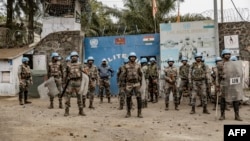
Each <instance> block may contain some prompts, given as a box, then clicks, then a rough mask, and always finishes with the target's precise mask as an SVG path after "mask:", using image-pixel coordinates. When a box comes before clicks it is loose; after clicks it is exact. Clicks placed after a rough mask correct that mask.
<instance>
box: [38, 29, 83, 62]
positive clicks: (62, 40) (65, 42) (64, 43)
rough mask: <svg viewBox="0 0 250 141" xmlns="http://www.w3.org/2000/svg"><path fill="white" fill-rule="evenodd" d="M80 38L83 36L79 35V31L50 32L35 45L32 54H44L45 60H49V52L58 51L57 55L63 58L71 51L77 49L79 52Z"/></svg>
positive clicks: (80, 47) (80, 46)
mask: <svg viewBox="0 0 250 141" xmlns="http://www.w3.org/2000/svg"><path fill="white" fill-rule="evenodd" d="M82 40H83V38H82V37H80V31H62V32H56V33H51V34H49V35H48V36H46V37H45V38H43V39H42V40H41V41H40V42H39V43H38V44H37V45H36V46H35V49H34V55H44V54H45V55H46V56H47V61H50V60H51V57H50V56H51V53H52V52H58V53H59V55H60V56H61V57H62V58H63V59H65V58H66V57H67V56H68V55H69V54H70V52H72V51H77V52H78V53H79V54H80V52H81V49H82ZM80 57H81V55H80Z"/></svg>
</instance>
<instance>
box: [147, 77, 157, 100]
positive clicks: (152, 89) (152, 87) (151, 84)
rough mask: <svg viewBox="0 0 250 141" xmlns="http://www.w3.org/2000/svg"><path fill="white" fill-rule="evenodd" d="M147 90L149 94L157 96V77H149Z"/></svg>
mask: <svg viewBox="0 0 250 141" xmlns="http://www.w3.org/2000/svg"><path fill="white" fill-rule="evenodd" d="M148 92H149V93H150V94H154V95H155V96H158V80H157V79H152V78H151V79H149V81H148Z"/></svg>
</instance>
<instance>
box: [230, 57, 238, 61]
mask: <svg viewBox="0 0 250 141" xmlns="http://www.w3.org/2000/svg"><path fill="white" fill-rule="evenodd" d="M230 60H231V61H237V60H238V58H237V57H236V56H231V57H230Z"/></svg>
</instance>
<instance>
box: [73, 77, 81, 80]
mask: <svg viewBox="0 0 250 141" xmlns="http://www.w3.org/2000/svg"><path fill="white" fill-rule="evenodd" d="M70 80H73V81H78V80H82V78H80V77H79V78H71V79H70Z"/></svg>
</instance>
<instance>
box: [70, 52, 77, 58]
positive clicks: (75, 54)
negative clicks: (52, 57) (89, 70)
mask: <svg viewBox="0 0 250 141" xmlns="http://www.w3.org/2000/svg"><path fill="white" fill-rule="evenodd" d="M73 56H77V57H79V55H78V53H77V52H76V51H72V52H71V53H70V58H72V57H73Z"/></svg>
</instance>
